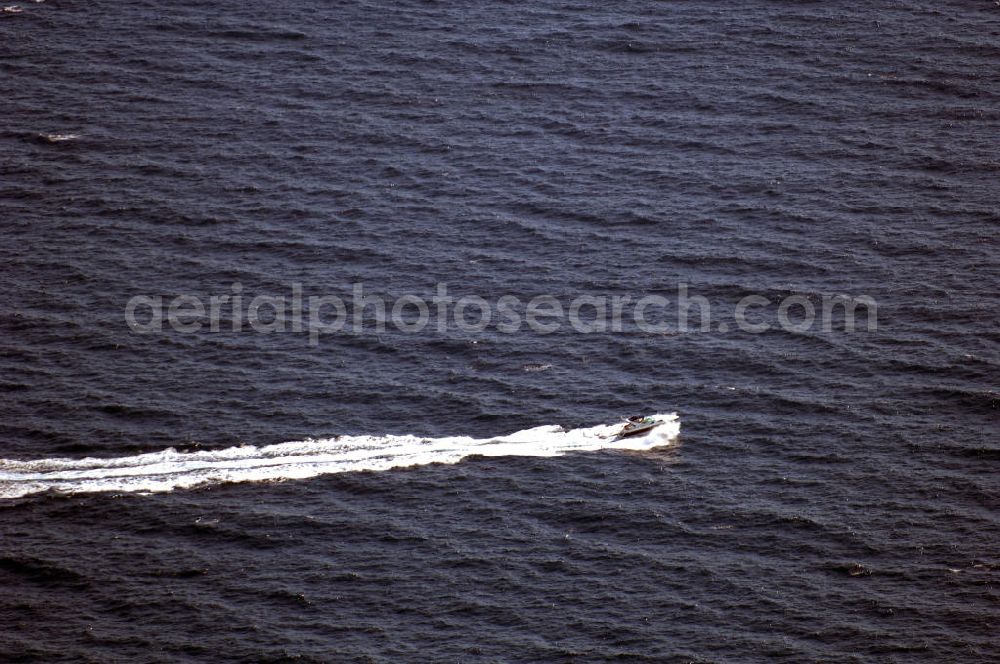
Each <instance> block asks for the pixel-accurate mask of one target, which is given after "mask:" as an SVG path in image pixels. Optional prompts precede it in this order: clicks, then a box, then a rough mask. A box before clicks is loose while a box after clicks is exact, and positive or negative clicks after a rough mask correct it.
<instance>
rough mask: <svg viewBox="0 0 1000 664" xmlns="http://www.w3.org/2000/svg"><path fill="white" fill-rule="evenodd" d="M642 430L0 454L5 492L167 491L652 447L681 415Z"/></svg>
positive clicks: (540, 430)
mask: <svg viewBox="0 0 1000 664" xmlns="http://www.w3.org/2000/svg"><path fill="white" fill-rule="evenodd" d="M653 417H654V418H656V419H659V420H662V421H663V424H661V425H660V426H659V427H657V428H655V429H653V430H652V431H650V433H648V434H646V435H644V436H635V437H632V438H626V439H624V440H621V441H614V440H612V438H613V436H614V434H615V433H617V431H618V430H619V428H620V425H600V426H595V427H590V428H583V429H572V430H570V431H566V430H564V429H563V428H562V427H560V426H557V425H547V426H540V427H535V428H533V429H526V430H524V431H518V432H517V433H513V434H510V435H508V436H500V437H498V438H488V439H476V438H470V437H467V436H453V437H447V438H420V437H418V436H409V435H407V436H339V437H337V438H328V439H322V440H303V441H297V442H289V443H280V444H277V445H267V446H263V447H256V446H252V445H243V446H239V447H229V448H226V449H222V450H206V451H198V452H178V451H177V450H175V449H173V448H170V449H167V450H163V451H160V452H151V453H147V454H138V455H135V456H128V457H118V458H112V459H98V458H92V457H88V458H84V459H66V458H60V459H38V460H27V461H20V460H12V459H0V498H21V497H24V496H28V495H31V494H35V493H41V492H44V491H54V492H57V493H68V494H73V493H92V492H99V491H113V492H146V493H152V492H164V491H172V490H174V489H189V488H192V487H197V486H202V485H206V484H221V483H225V482H261V481H277V480H292V479H305V478H309V477H315V476H317V475H325V474H329V473H344V472H357V471H364V470H368V471H382V470H389V469H390V468H402V467H407V466H417V465H425V464H430V463H457V462H459V461H461V460H462V459H464V458H466V457H469V456H476V455H478V456H491V457H499V456H541V457H551V456H558V455H561V454H567V453H570V452H587V451H594V450H599V449H605V448H608V449H619V450H648V449H651V448H654V447H660V446H663V445H667V444H670V443H671V442H672V441H673V440H674V439H676V437H677V435H678V434H679V433H680V422H679V420H678V418H677V415H676V414H669V415H654V416H653Z"/></svg>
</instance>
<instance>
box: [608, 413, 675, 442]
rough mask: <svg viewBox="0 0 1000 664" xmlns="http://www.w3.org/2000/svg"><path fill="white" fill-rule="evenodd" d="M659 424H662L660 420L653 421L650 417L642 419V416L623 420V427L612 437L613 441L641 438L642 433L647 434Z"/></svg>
mask: <svg viewBox="0 0 1000 664" xmlns="http://www.w3.org/2000/svg"><path fill="white" fill-rule="evenodd" d="M661 424H663V422H662V421H661V420H654V419H653V418H652V417H643V416H642V415H636V416H634V417H630V418H628V419H627V420H625V426H623V427H622V429H621V431H619V432H618V434H617V435H616V436H615V437H614V440H621V439H622V438H631V437H632V436H641V435H642V434H644V433H649V432H650V431H652V430H653V429H654V428H656V427H658V426H660V425H661Z"/></svg>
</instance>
